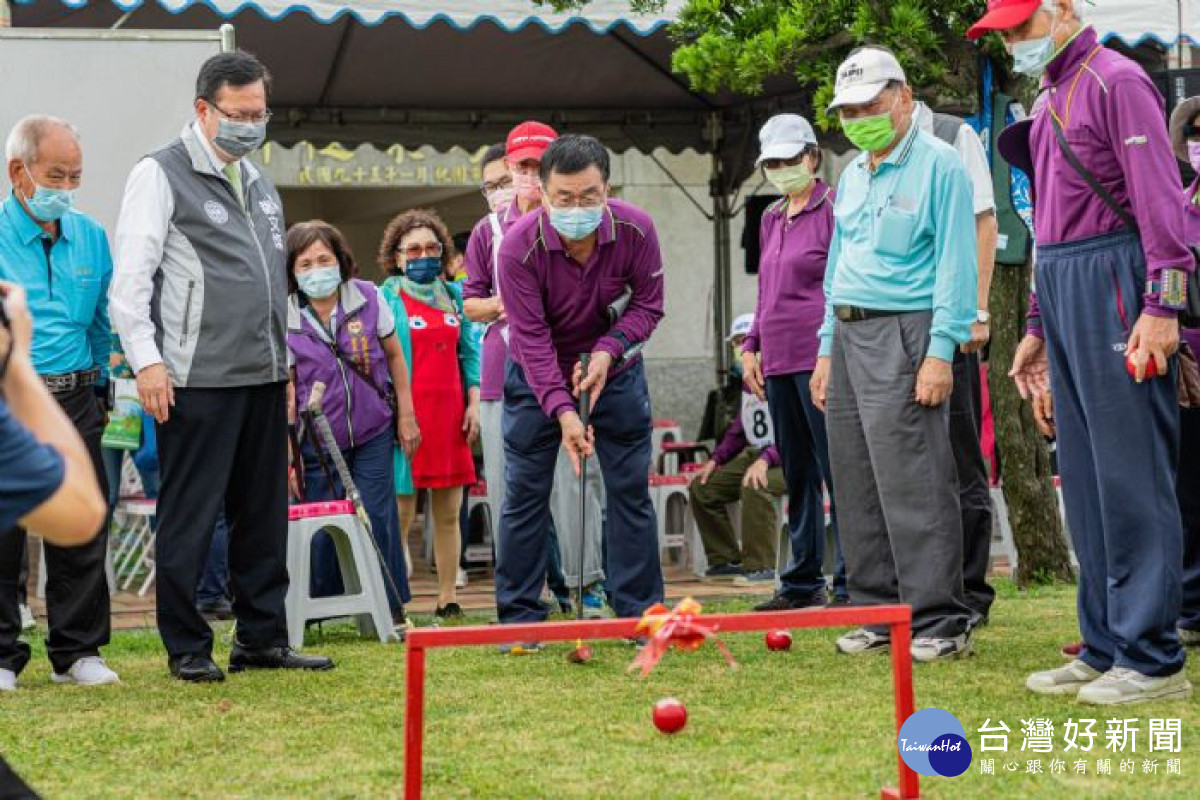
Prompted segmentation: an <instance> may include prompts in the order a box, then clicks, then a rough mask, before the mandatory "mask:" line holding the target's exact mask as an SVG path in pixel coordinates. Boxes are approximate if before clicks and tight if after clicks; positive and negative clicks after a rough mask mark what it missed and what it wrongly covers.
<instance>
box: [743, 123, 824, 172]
mask: <svg viewBox="0 0 1200 800" xmlns="http://www.w3.org/2000/svg"><path fill="white" fill-rule="evenodd" d="M758 142H759V148H760V149H761V151H762V152H761V153H760V154H759V156H758V161H755V162H754V166H756V167H757V166H759V165H760V164H762V162H764V161H766V160H767V159H770V158H785V159H786V158H795V157H796V156H798V155H800V153H801V152H803V151H804V148H806V147H808V146H809V145H815V144H816V143H817V134H816V133H814V132H813V126H812V125H810V124H809V122H808V120H806V119H805V118H804V117H802V116H800V115H799V114H776V115H775V116H773V117H771V118H770V119H769V120H767V122H766V124H764V125H763V126H762V129H761V130H760V131H759V132H758Z"/></svg>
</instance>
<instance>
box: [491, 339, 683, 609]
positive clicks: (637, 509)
mask: <svg viewBox="0 0 1200 800" xmlns="http://www.w3.org/2000/svg"><path fill="white" fill-rule="evenodd" d="M591 424H592V428H593V429H594V431H595V436H596V456H597V457H596V458H592V459H590V462H589V464H588V468H589V469H596V468H597V466H598V467H599V468H600V470H601V471H602V473H603V475H604V488H605V490H606V492H607V493H608V519H609V526H608V537H607V543H606V544H607V549H606V555H605V562H606V563H605V573H606V576H607V581H606V583H607V586H608V589H609V591H610V592H611V597H612V606H613V610H614V611H616V613H617V614H618V615H620V616H622V617H636V616H639V615H641V613H642V612H643V611H645V610H646V609H647V608H649V607H650V606H651V605H653V604H655V603H658V602H661V601H662V599H663V580H662V569H661V567H660V565H659V559H658V529H657V521H656V519H655V515H654V505H653V503H652V502H651V500H650V486H649V481H648V480H647V476H648V475H649V474H650V432H651V425H652V419H651V414H650V395H649V391H648V390H647V388H646V377H645V373H644V372H643V369H642V365H641V363H640V362H638V363H637V364H635V365H634V366H632V367H630V368H629V369H627V370H625V371H624V372H622V373H620V374H619V375H615V376H613V377H611V378H610V379H609V381H608V384H607V385H606V386H605V387H604V392H603V393H602V394H601V395H600V399H599V401H597V403H596V404H595V407H594V408H593V409H592V417H591ZM501 429H502V430H503V433H504V457H505V477H506V480H507V483H508V486H507V490H506V493H505V498H504V507H503V510H502V511H501V513H500V528H499V531H498V533H497V535H498V537H499V544H498V546H497V548H496V553H497V563H496V608H497V611H498V612H499V617H500V622H502V623H512V622H539V621H541V620H544V619H545V618H546V616H547V611H546V607H545V606H543V605H542V603H541V600H540V596H541V590H542V586H543V584H544V583H545V580H546V561H547V557H548V548H547V546H546V530H547V528H548V527H549V525H550V490H551V489H552V488H553V481H554V463H555V460H556V459H557V458H558V449H559V447H561V446H562V432H561V429H560V428H559V425H558V421H557V420H553V419H550V418H549V417H548V416H546V414H545V412H543V411H542V408H541V406H540V405H539V404H538V401H537V398H536V397H534V394H533V390H532V389H530V388H529V384H528V383H526V382H525V375H524V373H523V372H522V370H521V367H520V366H518V365H517V364H515V363H512V362H509V363H508V365H507V367H506V370H505V378H504V414H503V419H502V422H501ZM597 461H599V464H598V465H597V463H596V462H597Z"/></svg>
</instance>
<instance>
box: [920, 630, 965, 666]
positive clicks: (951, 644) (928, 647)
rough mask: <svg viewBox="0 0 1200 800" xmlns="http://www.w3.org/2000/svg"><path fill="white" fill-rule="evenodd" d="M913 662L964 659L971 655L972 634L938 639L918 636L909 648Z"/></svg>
mask: <svg viewBox="0 0 1200 800" xmlns="http://www.w3.org/2000/svg"><path fill="white" fill-rule="evenodd" d="M909 652H910V653H911V654H912V657H913V661H919V662H922V663H928V662H930V661H940V660H942V659H944V658H964V657H966V656H969V655H971V652H972V645H971V634H970V633H961V634H959V635H958V636H954V637H950V638H943V639H938V638H934V637H930V636H918V637H917V638H916V639H913V640H912V644H911V645H910V646H909Z"/></svg>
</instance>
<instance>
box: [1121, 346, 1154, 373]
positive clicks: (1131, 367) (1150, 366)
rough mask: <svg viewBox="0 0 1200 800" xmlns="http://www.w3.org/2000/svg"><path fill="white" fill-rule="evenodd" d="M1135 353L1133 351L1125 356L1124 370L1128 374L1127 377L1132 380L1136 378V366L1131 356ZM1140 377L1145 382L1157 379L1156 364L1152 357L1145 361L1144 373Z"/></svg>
mask: <svg viewBox="0 0 1200 800" xmlns="http://www.w3.org/2000/svg"><path fill="white" fill-rule="evenodd" d="M1136 352H1137V351H1136V350H1134V351H1132V352H1130V353H1129V354H1127V355H1126V356H1125V370H1126V372H1128V373H1129V377H1131V378H1134V379H1136V378H1137V365H1136V364H1134V363H1133V356H1134V353H1136ZM1142 377H1144V378H1145V379H1146V380H1149V379H1151V378H1157V377H1158V362H1157V361H1155V360H1154V358H1153V357H1151V358H1148V359H1146V371H1145V372H1144V373H1143V375H1142Z"/></svg>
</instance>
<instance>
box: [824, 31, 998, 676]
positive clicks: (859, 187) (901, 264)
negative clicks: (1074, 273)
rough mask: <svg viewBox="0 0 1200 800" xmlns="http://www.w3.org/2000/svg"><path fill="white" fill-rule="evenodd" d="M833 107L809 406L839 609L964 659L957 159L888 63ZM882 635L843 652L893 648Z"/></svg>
mask: <svg viewBox="0 0 1200 800" xmlns="http://www.w3.org/2000/svg"><path fill="white" fill-rule="evenodd" d="M830 108H831V109H833V110H837V112H838V113H839V115H840V116H841V120H842V127H843V128H844V129H845V132H846V136H847V137H848V138H849V139H850V141H851V143H853V144H854V145H855V146H856V147H858V148H859V149H860V150H862V151H863V152H862V153H861V154H860V155H859V156H858V157H857V158H856V159H855V160H854V161H853V162H852V163H851V164H850V165H849V166H848V167H847V168H846V170H845V172H843V174H842V178H841V182H840V183H839V185H838V197H837V202H836V205H835V207H834V216H835V219H836V225H835V227H834V233H833V241H832V243H831V244H830V249H829V266H828V269H827V270H826V273H825V295H826V298H827V300H826V313H825V322H824V324H823V325H822V327H821V331H820V340H821V343H820V358H819V359H818V363H817V368H816V371H815V372H814V373H813V379H812V394H813V399H814V400H815V401H816V402H817V403H818V404H820V405H822V406H823V407H824V408H825V409H826V419H827V425H828V428H829V443H830V448H829V450H830V460H831V462H832V465H833V480H834V485H835V486H836V487H837V490H838V493H839V496H840V497H841V498H842V500H843V502H842V504H841V506H840V508H839V509H838V510H839V520H838V521H839V523H840V533H841V535H842V537H843V543H844V547H845V553H846V572H847V576H848V577H849V582H850V600H851V602H852V603H856V604H859V605H874V604H883V603H907V604H909V605H911V606H912V612H913V635H914V640H913V642H912V656H913V658H914V659H916V660H918V661H933V660H936V659H941V658H952V657H957V656H960V655H965V654H968V653H970V650H971V637H970V618H971V612H970V609H969V608H968V607H967V606H966V604H965V602H964V598H963V571H962V568H963V539H962V520H961V519H960V516H959V505H958V480H957V476H956V474H955V467H954V456H953V454H952V452H951V449H950V439H949V430H948V411H949V409H948V403H947V400H948V399H949V397H950V392H951V389H952V387H953V373H952V368H951V365H952V363H953V361H954V353H955V351H957V350H958V348H959V347H960V346H961V345H963V344H966V343H967V342H969V341H970V339H971V324H972V322H974V321H975V317H976V314H975V289H976V264H975V215H974V212H973V209H972V202H971V183H970V180H969V178H968V177H967V173H966V170H965V169H964V167H963V164H962V160H961V159H960V158H959V157H958V154H957V153H956V152H955V151H954V148H952V147H950V146H949V145H947V144H945V143H944V142H941V141H938V140H937V139H936V138H935V137H934V136H931V135H930V134H928V133H925V132H923V131H922V130H920V127H919V126H916V125H913V124H912V116H913V114H912V112H913V93H912V89H911V88H909V86H908V84H907V81H906V79H905V76H904V70H903V69H901V67H900V64H899V63H898V62H897V61H896V58H895V56H893V55H892V54H891V53H890V52H888V51H886V50H883V49H881V48H873V47H864V48H860V49H859V50H856V51H854V52H853V53H851V54H850V56H849V58H847V59H846V61H844V62H843V63H842V65H841V66H840V67H839V68H838V75H837V84H836V90H835V96H834V99H833V103H832V104H831V106H830ZM890 645H891V643H890V641H889V639H888V633H887V629H886V628H874V627H868V628H863V629H859V630H856V631H853V632H852V633H849V634H846V635H845V636H843V637H841V638H840V639H838V642H837V647H838V650H839V651H841V652H843V653H849V654H857V653H866V652H871V651H878V650H883V649H886V648H888V647H890Z"/></svg>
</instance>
